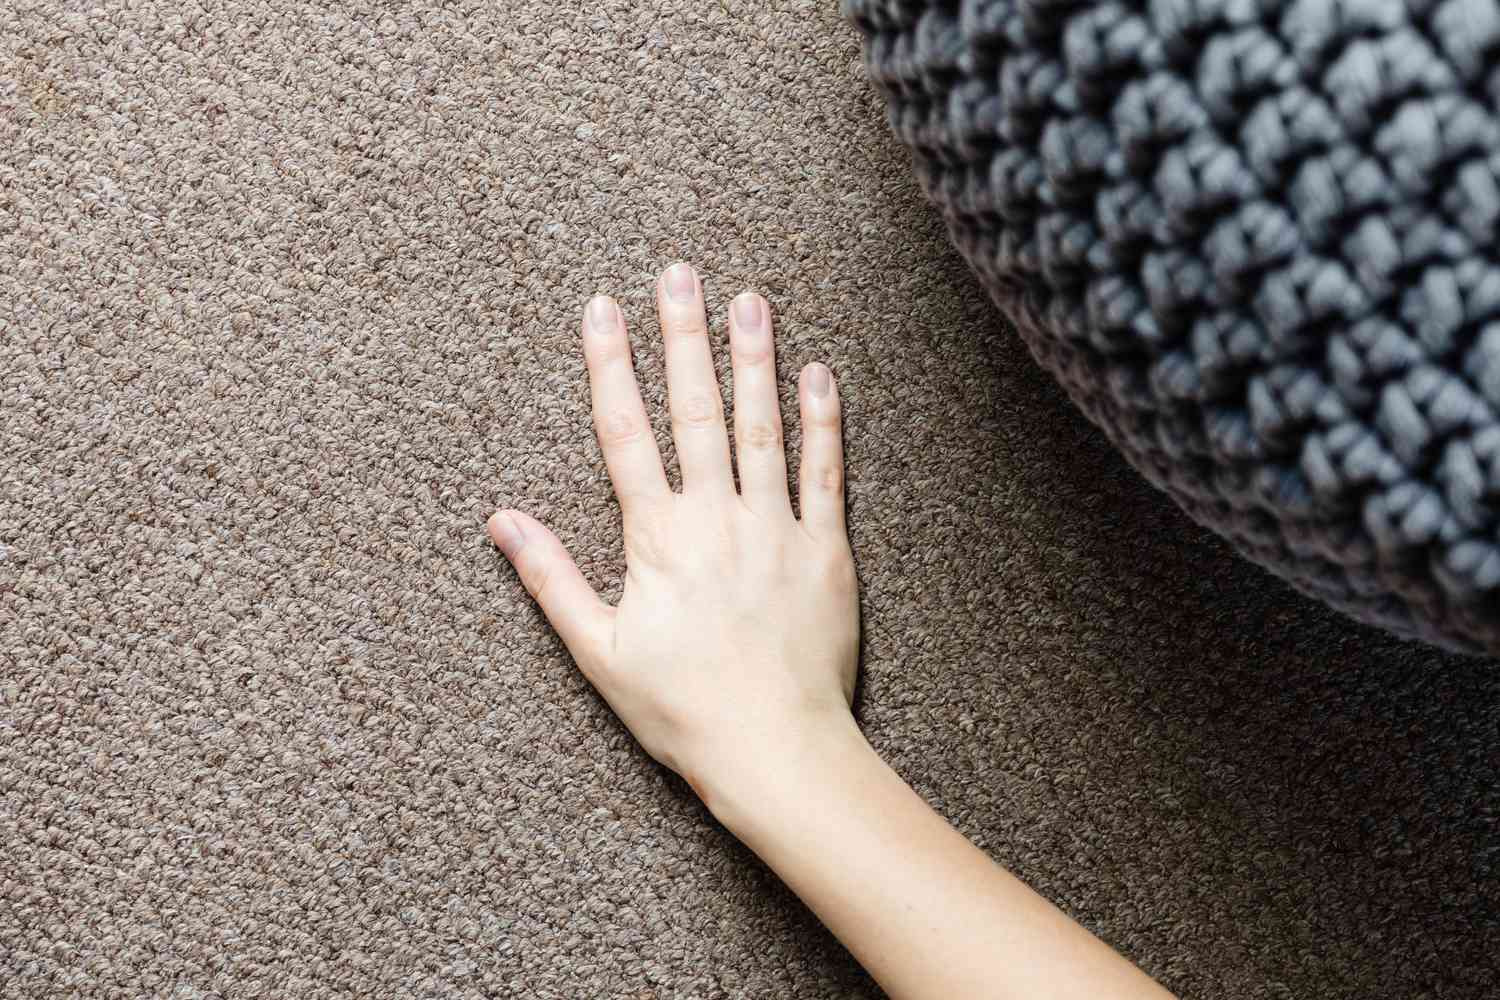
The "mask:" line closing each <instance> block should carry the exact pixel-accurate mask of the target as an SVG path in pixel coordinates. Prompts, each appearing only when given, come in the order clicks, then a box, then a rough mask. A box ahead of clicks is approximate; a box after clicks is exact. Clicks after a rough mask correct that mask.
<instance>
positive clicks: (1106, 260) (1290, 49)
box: [844, 0, 1500, 653]
mask: <svg viewBox="0 0 1500 1000" xmlns="http://www.w3.org/2000/svg"><path fill="white" fill-rule="evenodd" d="M844 9H845V13H846V14H847V15H848V16H849V17H851V18H852V19H853V21H854V22H855V24H857V25H858V26H859V28H860V29H861V31H862V32H863V33H864V35H865V39H866V46H865V56H866V63H867V65H868V68H869V71H870V75H871V77H872V79H873V80H874V82H875V83H876V85H877V86H878V87H879V88H880V90H881V91H882V92H883V93H884V94H885V96H886V97H887V98H888V100H889V102H890V120H891V124H892V126H893V127H894V129H895V131H896V134H897V135H898V136H899V137H900V139H901V140H902V141H903V142H905V143H906V144H907V145H909V146H910V147H911V149H912V150H913V152H914V154H915V160H916V165H917V170H918V173H919V175H920V178H921V180H922V183H923V186H924V189H925V190H926V192H927V194H928V196H929V197H930V198H931V199H932V200H933V201H934V202H935V203H936V205H937V206H938V207H939V208H940V209H941V210H942V211H943V213H944V215H945V216H946V219H947V221H948V225H949V228H950V230H951V232H952V235H953V238H954V240H955V242H956V243H957V244H958V247H959V249H960V250H961V251H962V252H963V254H964V256H965V257H966V258H967V259H968V261H969V262H970V264H971V265H972V266H973V267H974V269H975V270H976V271H977V272H978V274H979V276H980V278H981V279H982V280H983V282H984V284H985V285H986V286H987V287H988V288H989V290H990V291H991V293H992V294H993V296H994V298H995V299H996V301H997V302H998V303H999V304H1000V305H1001V306H1002V308H1003V309H1004V310H1005V311H1006V312H1007V313H1008V315H1009V316H1010V317H1011V319H1012V320H1013V321H1014V323H1015V325H1016V326H1017V328H1018V330H1019V332H1020V333H1021V335H1022V336H1023V337H1024V338H1025V339H1026V341H1027V343H1028V344H1029V346H1030V348H1031V350H1032V352H1033V353H1034V354H1035V355H1036V357H1037V359H1038V360H1039V361H1040V362H1041V363H1042V364H1043V365H1044V366H1046V367H1047V368H1048V369H1049V370H1051V371H1052V372H1053V374H1054V375H1056V377H1057V378H1058V379H1059V380H1060V381H1061V382H1062V384H1063V385H1064V386H1065V387H1066V389H1067V390H1068V393H1069V395H1070V396H1072V398H1073V399H1074V400H1075V401H1076V402H1077V403H1078V405H1079V406H1080V407H1081V408H1082V409H1083V410H1084V412H1085V413H1087V414H1088V416H1089V417H1090V418H1091V419H1092V420H1093V421H1094V422H1096V423H1097V424H1098V425H1099V426H1100V427H1102V428H1103V429H1104V431H1105V432H1106V433H1107V434H1108V435H1109V437H1110V438H1111V439H1112V440H1113V441H1114V442H1115V444H1116V445H1117V446H1118V447H1119V448H1120V449H1121V450H1122V451H1123V452H1124V453H1125V455H1126V456H1127V457H1128V458H1129V460H1130V461H1131V462H1132V463H1133V464H1134V465H1135V466H1136V467H1137V468H1139V469H1140V470H1141V471H1142V472H1143V473H1144V474H1145V475H1146V476H1147V477H1148V478H1149V479H1150V480H1151V481H1152V482H1153V483H1155V484H1156V485H1157V486H1159V487H1161V488H1162V489H1164V490H1166V491H1167V492H1168V493H1170V494H1171V495H1172V496H1173V497H1174V498H1175V499H1176V500H1177V502H1178V503H1180V504H1181V505H1182V506H1183V507H1184V508H1185V509H1186V510H1187V511H1188V513H1189V514H1190V515H1192V516H1193V517H1194V518H1195V519H1196V520H1198V521H1200V522H1202V523H1204V524H1206V525H1208V526H1210V527H1212V528H1213V529H1214V530H1216V531H1218V532H1219V533H1220V534H1222V535H1224V536H1225V537H1226V538H1228V539H1229V540H1230V541H1231V542H1233V543H1234V544H1235V545H1236V546H1237V547H1238V548H1239V549H1240V550H1241V551H1242V552H1243V553H1245V554H1246V555H1247V556H1249V557H1250V558H1252V559H1254V560H1256V561H1257V562H1259V563H1261V564H1262V565H1264V566H1267V567H1268V568H1270V569H1272V570H1273V571H1275V572H1277V573H1279V574H1281V575H1282V576H1284V577H1286V578H1287V579H1288V580H1290V581H1291V582H1292V583H1293V584H1294V585H1296V586H1297V587H1298V588H1300V589H1302V590H1303V591H1305V592H1307V593H1310V594H1313V595H1315V596H1317V597H1319V598H1322V599H1323V600H1325V601H1327V602H1328V603H1330V604H1332V605H1334V606H1335V607H1338V608H1341V609H1343V610H1344V611H1346V612H1348V613H1349V614H1351V615H1353V616H1354V617H1356V618H1359V619H1361V620H1363V621H1366V622H1372V623H1376V624H1379V625H1383V626H1385V627H1387V628H1389V629H1391V630H1392V631H1395V632H1397V633H1399V634H1403V635H1407V636H1414V637H1418V638H1422V639H1426V640H1428V641H1430V642H1433V643H1436V644H1438V645H1442V646H1446V647H1449V648H1453V649H1458V650H1464V651H1469V652H1481V651H1485V652H1489V653H1497V652H1500V513H1497V512H1500V420H1497V418H1496V414H1497V412H1500V262H1497V253H1496V226H1497V220H1500V120H1497V115H1496V111H1495V109H1496V108H1497V107H1500V0H1442V2H1437V0H1136V2H1069V0H962V2H923V0H845V4H844Z"/></svg>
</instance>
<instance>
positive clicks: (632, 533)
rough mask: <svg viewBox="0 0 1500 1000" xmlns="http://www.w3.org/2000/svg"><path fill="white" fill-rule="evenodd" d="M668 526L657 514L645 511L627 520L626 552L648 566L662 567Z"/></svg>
mask: <svg viewBox="0 0 1500 1000" xmlns="http://www.w3.org/2000/svg"><path fill="white" fill-rule="evenodd" d="M665 529H666V525H665V524H664V523H663V520H662V518H661V517H659V516H658V515H657V514H656V513H655V512H650V511H643V512H640V513H639V514H637V515H635V516H632V517H630V518H628V519H627V522H626V524H625V552H626V555H627V556H630V557H634V558H636V559H639V560H641V561H642V562H644V563H646V564H647V565H652V566H656V565H660V564H661V563H662V562H663V559H664V556H665V552H666V549H665V544H664V543H665V540H666V533H665Z"/></svg>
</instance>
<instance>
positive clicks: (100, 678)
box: [0, 0, 1500, 1000]
mask: <svg viewBox="0 0 1500 1000" xmlns="http://www.w3.org/2000/svg"><path fill="white" fill-rule="evenodd" d="M580 7H582V8H583V9H580ZM677 258H688V259H690V260H692V261H694V262H695V263H696V264H698V265H699V267H700V269H701V271H702V273H703V276H704V282H705V284H706V286H707V289H708V292H709V297H710V304H711V306H712V307H713V308H715V309H717V310H719V311H720V312H721V313H722V309H723V307H724V305H725V304H726V303H727V301H728V300H729V298H730V297H731V296H732V295H733V294H734V293H736V292H738V291H740V290H742V289H744V288H747V287H748V288H757V289H760V290H762V291H764V292H765V293H766V294H767V295H768V296H769V298H770V299H771V301H772V304H773V307H774V309H775V310H776V313H777V316H778V320H779V323H780V330H781V341H780V343H781V355H780V366H781V369H782V372H783V375H784V376H785V379H786V382H787V385H788V387H790V381H791V376H792V373H794V372H795V371H796V369H797V368H798V367H799V366H800V365H802V364H804V363H806V362H807V361H811V360H814V359H823V360H826V361H828V362H829V363H830V364H831V365H832V367H833V368H834V370H835V371H836V372H837V374H838V376H839V380H840V385H841V388H842V391H843V393H844V398H845V407H846V414H847V436H848V454H849V461H850V473H849V493H850V498H849V505H850V523H851V526H852V532H853V543H854V549H855V554H856V558H857V560H858V562H859V566H860V570H861V575H862V580H863V599H864V613H865V622H866V626H865V627H866V636H865V649H864V670H865V673H864V680H863V684H862V686H861V691H860V695H859V712H860V715H861V718H862V720H863V722H864V724H865V726H866V729H867V731H868V733H869V735H870V738H871V740H872V741H873V742H874V744H875V745H876V746H877V747H878V748H879V749H880V750H881V751H882V752H883V753H884V754H885V755H886V756H887V757H888V758H889V759H890V760H891V761H892V763H893V764H894V765H895V766H896V767H897V769H898V770H899V771H900V772H901V773H902V774H903V775H905V776H906V777H907V778H908V779H909V780H911V781H912V782H913V783H914V784H915V785H916V787H917V788H918V790H919V791H920V792H921V793H922V794H923V795H924V796H926V797H927V798H928V799H929V800H930V801H932V802H933V803H934V804H935V805H936V806H937V807H938V808H939V809H940V810H941V811H942V812H943V813H944V814H945V815H947V816H948V817H950V818H951V819H952V820H953V821H954V822H955V823H956V824H957V825H958V826H959V827H960V828H961V829H962V830H963V832H964V833H966V834H968V835H969V836H970V837H972V838H974V839H975V840H976V841H977V842H978V843H979V844H980V845H982V846H983V847H984V848H985V849H986V850H988V851H989V852H991V853H992V854H993V855H994V856H995V857H996V858H997V859H999V860H1000V861H1002V862H1003V863H1005V864H1007V865H1008V866H1010V867H1012V868H1013V869H1014V870H1015V871H1016V872H1017V873H1018V874H1020V875H1021V876H1022V877H1024V878H1025V879H1027V880H1028V881H1029V882H1030V883H1031V884H1033V885H1034V886H1036V887H1037V888H1038V889H1039V890H1041V891H1042V892H1043V893H1045V894H1047V895H1048V896H1049V897H1051V898H1053V899H1055V900H1057V901H1058V902H1059V903H1060V904H1061V905H1062V906H1063V907H1064V908H1065V909H1067V910H1068V911H1069V912H1070V913H1073V914H1075V915H1076V916H1077V917H1078V918H1079V919H1081V920H1082V921H1084V922H1085V923H1086V924H1087V925H1089V926H1090V927H1092V928H1094V929H1095V930H1096V931H1098V932H1099V933H1100V934H1101V935H1103V936H1104V937H1105V938H1106V939H1107V940H1109V941H1110V942H1112V943H1113V944H1115V945H1117V946H1118V947H1120V948H1121V949H1122V950H1124V951H1125V952H1126V953H1128V954H1129V955H1131V956H1132V957H1133V958H1135V959H1136V960H1137V961H1139V962H1140V963H1142V964H1143V965H1144V966H1145V968H1146V969H1147V970H1149V971H1150V972H1151V973H1153V974H1155V975H1157V976H1159V977H1161V978H1162V979H1163V981H1164V982H1166V983H1167V984H1168V985H1169V986H1171V987H1174V988H1176V989H1177V990H1180V991H1181V992H1183V993H1184V994H1185V995H1188V996H1202V997H1216V998H1231V1000H1233V998H1248V997H1268V998H1272V997H1274V998H1281V997H1310V996H1317V997H1320V998H1324V997H1327V998H1346V997H1347V998H1356V997H1359V998H1364V997H1372V996H1380V997H1439V996H1441V997H1443V998H1469V997H1479V996H1481V995H1484V994H1485V993H1486V992H1487V991H1488V990H1489V989H1490V988H1491V986H1492V984H1493V983H1494V982H1495V977H1496V975H1497V973H1500V970H1497V968H1496V962H1497V959H1496V956H1497V954H1500V918H1497V916H1496V914H1497V913H1500V898H1497V895H1500V894H1497V890H1496V884H1497V879H1500V853H1497V851H1496V844H1497V842H1500V791H1497V790H1500V765H1497V754H1496V749H1495V748H1496V747H1497V746H1500V672H1497V671H1496V670H1495V669H1494V667H1493V665H1492V664H1487V663H1484V662H1481V661H1477V660H1466V659H1461V658H1457V657H1445V656H1443V655H1442V654H1436V653H1433V652H1432V651H1431V650H1429V649H1425V648H1423V647H1420V646H1416V645H1408V644H1403V643H1401V642H1399V641H1397V640H1395V639H1392V638H1389V637H1386V636H1384V635H1382V634H1380V633H1377V632H1375V631H1372V630H1368V629H1365V628H1362V627H1360V626H1357V625H1354V624H1351V623H1348V622H1347V621H1345V620H1344V619H1342V618H1341V617H1340V616H1338V615H1337V614H1336V613H1335V612H1333V611H1330V610H1327V609H1326V608H1323V607H1321V606H1319V605H1317V604H1315V603H1313V602H1310V601H1308V600H1306V599H1304V598H1301V597H1299V596H1297V595H1295V594H1294V593H1292V592H1291V591H1290V590H1289V589H1288V588H1287V587H1285V586H1284V585H1282V584H1281V583H1278V582H1277V581H1275V580H1274V579H1273V578H1271V577H1270V576H1268V575H1266V574H1264V573H1263V572H1262V571H1260V570H1258V569H1256V568H1254V567H1253V566H1250V565H1248V564H1246V563H1244V562H1242V561H1241V560H1239V559H1238V558H1236V557H1235V556H1234V555H1233V554H1232V553H1231V552H1230V551H1229V550H1228V548H1227V547H1226V546H1225V545H1223V544H1222V543H1220V542H1219V541H1217V540H1216V539H1214V538H1213V537H1212V536H1209V535H1208V534H1206V533H1205V532H1204V531H1202V530H1200V529H1198V528H1196V527H1194V526H1193V525H1191V524H1190V523H1189V522H1188V520H1187V519H1186V517H1185V516H1183V515H1182V514H1181V513H1179V512H1178V511H1177V510H1176V508H1174V507H1173V506H1172V505H1171V503H1170V501H1168V500H1167V499H1166V498H1165V497H1162V496H1159V495H1157V494H1155V493H1154V492H1153V491H1152V489H1151V488H1150V487H1149V486H1148V485H1146V484H1145V483H1144V482H1143V481H1141V480H1140V479H1139V478H1138V477H1137V476H1136V475H1135V474H1134V473H1133V472H1132V471H1130V469H1129V468H1128V467H1127V466H1126V465H1125V464H1124V462H1123V460H1121V459H1120V458H1118V457H1117V456H1116V455H1115V453H1114V452H1113V451H1111V449H1110V448H1109V446H1108V444H1107V443H1106V442H1105V441H1104V440H1103V438H1102V437H1101V436H1100V435H1099V434H1098V433H1097V432H1095V431H1094V430H1092V429H1091V428H1090V427H1089V426H1088V425H1087V424H1086V423H1085V422H1084V420H1083V418H1082V417H1081V416H1079V415H1078V414H1077V413H1076V412H1075V411H1074V410H1073V409H1072V408H1071V407H1070V406H1069V405H1068V403H1067V400H1066V399H1065V398H1064V396H1063V395H1062V393H1061V391H1060V390H1058V389H1057V388H1055V386H1054V385H1053V384H1052V383H1051V381H1050V380H1049V378H1048V377H1047V376H1046V375H1045V374H1044V373H1042V372H1041V371H1040V370H1039V369H1038V368H1036V366H1035V365H1034V364H1033V363H1032V362H1031V360H1030V358H1029V357H1028V355H1027V353H1026V349H1025V347H1024V346H1023V345H1022V344H1021V342H1020V341H1019V340H1018V339H1017V338H1016V337H1015V336H1014V335H1013V334H1012V333H1011V332H1010V331H1007V330H1006V329H1004V328H1003V326H1002V325H1001V324H1000V323H999V321H997V320H996V319H995V318H994V316H993V310H992V307H991V306H990V304H989V302H988V301H987V299H986V297H985V295H984V293H983V292H982V291H981V290H980V289H979V287H978V286H977V284H975V283H974V282H973V280H972V279H971V278H970V277H969V276H968V272H967V269H966V268H965V266H964V265H963V263H962V261H961V260H960V259H959V258H958V256H957V255H956V254H955V253H954V252H952V251H951V249H949V247H948V245H947V244H946V242H945V237H944V234H943V229H942V226H941V223H940V221H939V220H938V219H937V218H936V217H935V215H934V214H933V213H931V212H930V210H929V209H928V208H927V207H926V206H925V205H924V204H923V203H922V200H921V196H920V193H919V192H918V190H917V189H916V186H915V183H914V182H913V181H911V180H910V169H909V164H908V162H907V160H906V157H905V154H904V153H903V152H902V151H901V150H900V148H899V146H898V145H897V143H896V142H895V140H894V139H892V138H891V137H890V136H889V135H888V134H887V132H886V127H885V124H884V114H883V110H882V108H881V105H880V102H879V101H878V100H877V99H876V97H875V95H874V93H873V91H872V90H871V89H870V88H869V87H868V85H867V84H866V83H865V82H864V80H863V77H862V70H861V67H860V63H859V51H858V39H857V36H856V35H855V33H854V31H853V30H852V29H850V28H849V27H848V26H847V25H845V24H843V23H841V22H840V21H839V20H838V16H837V10H836V5H835V4H833V3H831V2H828V3H822V2H820V3H811V2H802V3H799V2H781V3H775V4H766V3H762V2H759V0H756V2H749V0H722V2H715V3H709V4H687V3H680V4H673V3H666V2H661V3H654V4H644V5H643V4H636V3H626V2H600V3H592V4H587V5H578V4H572V3H563V2H554V0H545V2H541V3H533V2H521V0H510V2H478V0H455V2H448V3H444V2H440V0H423V2H381V3H375V2H373V0H347V2H343V3H338V4H322V3H311V2H298V0H230V2H223V3H218V2H216V3H210V4H203V5H201V6H200V5H197V4H186V5H183V4H178V3H175V2H173V3H168V2H166V0H161V2H142V0H96V2H91V3H88V4H84V3H74V2H47V3H37V2H33V0H19V2H14V0H13V2H11V3H9V4H8V5H7V6H6V7H5V9H4V11H3V12H0V412H3V424H0V997H3V998H5V1000H11V998H23V997H24V998H33V997H51V996H59V997H60V996H81V997H121V998H124V997H140V996H153V997H172V998H177V997H183V998H186V997H273V996H296V997H301V998H325V997H438V996H442V997H480V996H534V997H544V998H553V997H557V998H561V997H582V996H588V997H616V996H628V997H724V996H747V997H770V996H787V997H793V996H795V997H840V998H854V997H859V998H863V997H874V996H877V995H878V991H877V990H876V989H875V987H874V986H873V985H872V984H871V983H870V981H869V980H868V979H867V978H866V977H865V976H864V975H863V974H862V973H861V972H860V971H859V970H858V968H857V967H856V966H855V965H854V964H853V963H852V962H851V960H850V959H849V958H848V957H847V956H846V955H845V954H844V953H843V951H842V950H841V949H840V948H839V946H838V945H837V943H836V942H835V941H834V940H833V939H832V938H831V937H829V936H828V935H827V934H826V933H825V932H824V931H822V930H821V929H820V928H819V926H818V924H817V923H816V921H815V920H814V919H813V918H812V917H811V916H810V915H809V914H808V913H807V912H806V911H805V910H803V909H802V908H801V906H800V905H799V904H798V903H797V901H796V900H795V899H794V898H792V897H791V896H789V895H788V894H787V892H786V891H785V890H784V889H782V888H781V887H780V886H779V885H778V883H777V882H776V880H775V878H774V877H772V876H771V875H770V874H769V873H768V872H767V871H765V870H764V869H763V868H762V867H761V866H759V864H758V863H757V862H756V861H755V859H754V858H753V857H752V856H750V855H749V854H748V853H747V852H746V851H745V850H744V849H743V848H741V847H739V846H738V845H736V844H735V843H734V841H733V840H732V839H731V838H730V837H729V836H728V835H727V834H726V833H724V832H723V831H722V830H721V829H719V828H717V827H716V826H715V825H714V824H713V823H712V822H711V821H710V820H709V818H708V817H707V816H706V814H705V812H704V810H703V809H702V808H701V807H700V806H699V805H698V804H697V803H696V802H695V801H694V799H693V798H692V796H691V793H690V792H689V791H688V790H687V789H686V787H685V786H683V785H682V784H681V783H680V782H679V781H677V780H676V779H675V778H672V777H671V776H669V775H667V774H665V773H664V772H663V771H662V770H661V769H660V768H658V767H656V766H655V765H653V764H652V763H651V762H650V761H649V760H648V759H647V758H646V757H645V755H644V754H642V753H641V752H640V751H639V750H638V749H636V748H635V746H634V745H633V743H632V741H631V739H630V738H629V736H628V734H627V733H625V732H624V731H623V729H622V728H621V727H620V725H619V724H618V723H617V722H616V721H615V720H614V718H613V717H612V716H611V714H610V713H609V711H608V710H607V708H606V707H605V706H604V705H603V704H602V703H601V702H600V701H599V699H598V698H596V697H595V696H594V695H593V694H592V693H591V692H590V691H589V689H588V688H587V686H586V684H585V683H584V682H583V681H582V680H581V678H579V677H578V676H577V674H576V673H575V671H574V670H573V668H572V666H571V665H570V663H569V661H568V659H567V657H566V655H565V654H564V652H563V650H562V648H561V647H560V645H559V643H558V642H557V640H556V639H555V638H554V637H553V636H552V634H551V633H550V632H549V631H548V629H547V627H546V625H545V622H544V621H543V619H542V617H541V616H540V614H539V613H538V612H537V611H536V609H535V608H534V607H533V606H532V604H531V603H530V601H529V600H528V599H527V597H526V595H525V593H524V592H523V591H522V589H521V588H520V586H519V585H518V583H517V582H516V580H515V578H514V576H513V574H512V573H511V572H510V570H509V569H508V568H507V567H506V566H505V564H504V560H503V559H502V558H501V557H500V556H499V555H498V554H497V553H495V552H494V551H493V549H492V548H491V546H490V544H489V543H488V541H487V540H486V539H485V538H484V533H483V522H484V518H485V516H486V515H487V514H489V513H490V512H491V511H492V510H493V509H495V508H496V507H497V506H499V505H502V504H507V505H516V506H520V507H523V508H525V509H527V510H529V511H531V512H533V513H535V514H536V515H538V516H539V517H541V518H542V519H543V520H544V521H546V522H547V523H548V524H550V525H552V526H553V527H554V528H556V529H557V531H558V532H559V533H560V534H561V535H562V537H563V538H564V540H565V541H566V542H568V544H569V545H571V546H572V548H573V550H574V551H575V552H576V553H577V554H578V557H579V559H580V563H581V564H582V566H583V567H584V570H585V573H586V574H587V575H588V576H589V577H590V578H592V579H593V580H595V581H596V582H597V583H598V584H599V585H600V586H601V587H603V588H604V589H605V590H606V591H608V592H610V593H617V592H618V581H619V577H620V572H621V559H620V526H619V517H618V510H617V508H616V507H615V505H614V503H613V501H612V500H611V497H610V490H609V486H608V482H607V480H606V479H605V477H604V475H603V472H602V469H601V467H600V463H599V461H598V455H597V451H596V447H595V445H594V443H593V440H592V437H591V433H590V429H589V421H588V413H587V402H586V386H585V382H584V377H583V365H582V362H581V359H580V358H579V355H578V351H577V344H576V329H577V312H578V309H579V308H580V306H581V303H582V301H583V299H584V297H585V296H586V295H588V294H589V293H591V292H594V291H596V290H609V291H612V292H615V293H617V294H618V295H619V296H620V298H621V300H622V304H623V305H624V307H625V309H626V312H627V315H628V316H629V318H630V319H631V320H632V321H634V323H635V327H634V336H635V338H636V344H637V358H638V363H639V368H640V371H641V373H642V376H643V378H644V380H645V384H646V387H647V403H648V406H650V407H653V408H654V412H655V414H656V416H657V417H658V419H660V418H661V416H662V414H663V411H662V408H661V407H662V401H663V391H662V388H663V387H662V364H661V352H660V350H659V345H658V344H657V343H656V341H655V337H654V330H653V326H652V324H651V323H650V322H648V321H647V316H648V312H649V303H650V295H651V288H652V280H653V276H654V275H655V273H656V272H657V271H658V270H659V269H660V268H662V267H664V266H665V265H666V264H668V263H670V262H671V261H672V260H674V259H677ZM723 360H724V358H723V357H722V352H721V357H720V361H721V362H722V361H723ZM787 398H788V399H790V392H788V396H787ZM658 426H659V427H660V428H661V432H662V434H663V437H664V439H665V433H666V426H665V422H664V421H661V422H659V424H658ZM792 436H793V437H795V435H792Z"/></svg>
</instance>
